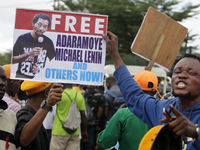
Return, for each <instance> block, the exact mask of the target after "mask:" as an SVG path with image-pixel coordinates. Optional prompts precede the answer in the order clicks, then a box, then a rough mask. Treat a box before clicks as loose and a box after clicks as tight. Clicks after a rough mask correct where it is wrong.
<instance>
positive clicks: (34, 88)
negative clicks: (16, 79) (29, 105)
mask: <svg viewBox="0 0 200 150" xmlns="http://www.w3.org/2000/svg"><path fill="white" fill-rule="evenodd" d="M50 85H51V83H50V82H36V81H27V80H25V81H24V82H23V83H22V84H21V90H22V91H25V92H26V93H27V95H32V94H35V93H39V92H41V91H43V90H45V89H46V88H48V87H49V86H50Z"/></svg>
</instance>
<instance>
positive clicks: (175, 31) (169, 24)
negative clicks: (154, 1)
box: [131, 7, 188, 70]
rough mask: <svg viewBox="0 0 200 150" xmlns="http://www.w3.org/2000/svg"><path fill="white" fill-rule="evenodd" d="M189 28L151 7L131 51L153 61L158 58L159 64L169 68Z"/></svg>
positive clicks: (156, 60) (156, 61)
mask: <svg viewBox="0 0 200 150" xmlns="http://www.w3.org/2000/svg"><path fill="white" fill-rule="evenodd" d="M187 30H188V29H187V28H185V27H184V26H182V25H181V24H179V23H178V22H176V21H175V20H173V19H172V18H170V17H168V16H167V15H165V14H163V13H161V12H159V11H158V10H156V9H154V8H153V7H149V9H148V11H147V13H146V15H145V17H144V20H143V22H142V25H141V27H140V30H139V31H138V33H137V36H136V37H135V39H134V41H133V43H132V46H131V51H132V52H133V53H134V54H136V55H138V56H140V57H142V58H144V59H146V60H150V61H151V60H152V59H153V58H156V59H155V60H154V61H155V63H156V64H157V65H159V66H162V67H163V68H165V69H166V70H169V69H171V67H172V65H173V63H174V60H175V59H176V57H177V54H178V52H179V50H180V48H181V45H182V43H183V40H184V38H185V36H186V34H187ZM155 53H157V54H156V57H155V55H154V54H155Z"/></svg>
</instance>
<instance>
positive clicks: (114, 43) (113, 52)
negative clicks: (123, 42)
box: [102, 31, 124, 69]
mask: <svg viewBox="0 0 200 150" xmlns="http://www.w3.org/2000/svg"><path fill="white" fill-rule="evenodd" d="M102 37H103V38H104V40H105V41H106V50H107V51H108V54H109V55H110V57H111V58H112V60H113V63H114V66H115V69H117V68H118V67H120V66H121V65H123V64H124V62H123V60H122V58H121V57H120V55H119V52H118V37H117V36H116V35H115V34H113V33H112V32H110V31H108V32H107V35H105V34H103V35H102Z"/></svg>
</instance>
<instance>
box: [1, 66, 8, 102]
mask: <svg viewBox="0 0 200 150" xmlns="http://www.w3.org/2000/svg"><path fill="white" fill-rule="evenodd" d="M6 80H7V77H6V72H5V71H4V69H3V67H2V66H1V65H0V100H1V99H2V98H3V96H4V94H5V90H6Z"/></svg>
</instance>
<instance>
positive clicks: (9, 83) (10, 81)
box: [7, 79, 14, 87]
mask: <svg viewBox="0 0 200 150" xmlns="http://www.w3.org/2000/svg"><path fill="white" fill-rule="evenodd" d="M13 82H14V80H10V79H8V80H7V85H8V86H9V87H11V86H12V85H13Z"/></svg>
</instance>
